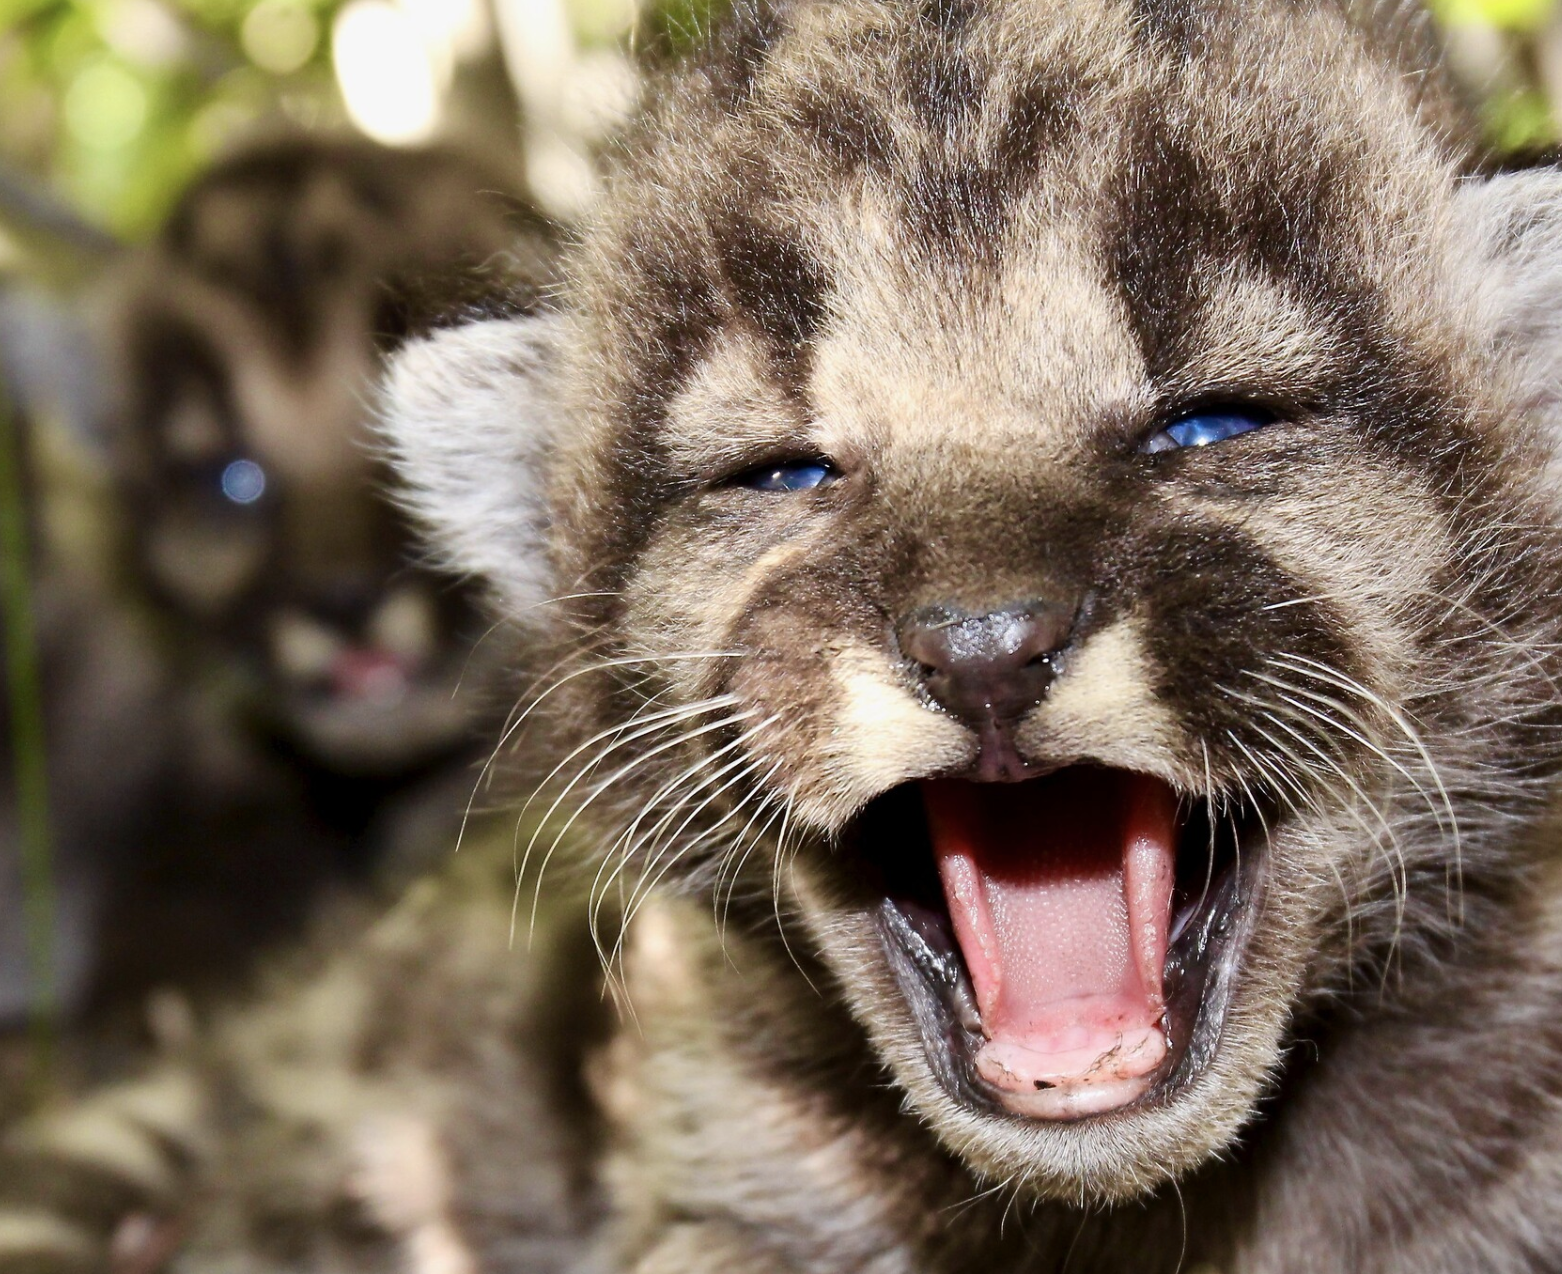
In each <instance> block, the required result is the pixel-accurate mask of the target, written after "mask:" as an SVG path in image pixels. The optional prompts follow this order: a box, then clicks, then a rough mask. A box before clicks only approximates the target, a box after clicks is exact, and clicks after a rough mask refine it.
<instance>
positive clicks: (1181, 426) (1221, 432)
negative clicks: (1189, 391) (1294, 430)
mask: <svg viewBox="0 0 1562 1274" xmlns="http://www.w3.org/2000/svg"><path fill="white" fill-rule="evenodd" d="M1269 423H1270V422H1269V417H1267V416H1264V415H1261V414H1258V413H1255V412H1246V411H1204V412H1199V413H1197V414H1195V415H1192V416H1184V417H1183V418H1182V419H1181V420H1179V421H1177V422H1176V423H1175V424H1171V425H1167V426H1166V428H1165V429H1163V430H1161V431H1160V433H1158V434H1154V435H1152V436H1151V437H1150V438H1149V439H1148V440H1147V441H1146V442H1145V444H1144V445H1143V446H1142V447H1141V448H1140V450H1141V451H1144V452H1145V453H1146V454H1150V455H1153V454H1154V453H1155V452H1157V451H1179V450H1181V449H1182V448H1184V447H1208V446H1209V445H1210V444H1211V443H1216V442H1225V441H1226V439H1227V438H1235V437H1236V436H1237V435H1238V434H1245V433H1247V432H1248V431H1249V430H1252V429H1262V428H1263V427H1264V426H1265V425H1267V424H1269Z"/></svg>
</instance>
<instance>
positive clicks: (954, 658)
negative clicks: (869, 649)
mask: <svg viewBox="0 0 1562 1274" xmlns="http://www.w3.org/2000/svg"><path fill="white" fill-rule="evenodd" d="M1077 609H1078V608H1077V606H1075V605H1073V604H1071V603H1059V602H1052V601H1042V600H1034V601H1030V602H1025V603H1022V604H1020V605H1016V606H1011V607H1005V608H1004V609H1002V610H994V611H988V612H987V613H985V614H979V615H972V614H969V613H967V612H964V611H960V610H955V609H954V608H951V607H947V606H930V607H926V608H924V609H922V610H919V611H917V612H915V613H914V614H912V615H909V616H907V617H906V619H905V620H904V621H903V622H902V623H901V624H900V626H899V628H898V630H897V635H898V638H899V641H900V648H901V652H902V653H903V654H904V655H905V656H906V658H907V659H908V660H910V661H911V662H912V663H913V664H914V665H915V666H916V671H917V674H918V675H919V676H920V678H921V679H922V683H923V685H924V687H925V688H926V690H927V693H928V695H929V697H930V698H932V699H933V700H934V702H936V703H938V704H939V705H940V706H942V707H943V708H945V709H947V710H948V711H950V712H952V713H954V714H955V715H956V716H958V717H961V718H964V719H965V720H967V721H970V722H973V723H985V722H993V721H995V722H1000V723H1002V722H1011V721H1015V720H1017V719H1018V718H1020V717H1021V716H1023V715H1024V714H1025V713H1026V712H1028V711H1029V710H1030V709H1031V708H1033V707H1035V706H1036V705H1037V704H1038V703H1040V702H1041V700H1042V699H1043V698H1044V697H1045V696H1046V693H1047V690H1048V688H1049V687H1050V686H1051V684H1052V680H1053V677H1054V676H1055V673H1056V669H1055V666H1054V665H1055V662H1056V656H1057V654H1058V652H1059V651H1060V650H1061V649H1062V648H1063V647H1064V646H1065V645H1066V644H1067V643H1068V641H1069V638H1070V637H1071V636H1072V633H1073V628H1074V619H1075V615H1076V612H1077Z"/></svg>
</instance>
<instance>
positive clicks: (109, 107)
mask: <svg viewBox="0 0 1562 1274" xmlns="http://www.w3.org/2000/svg"><path fill="white" fill-rule="evenodd" d="M340 2H341V0H0V122H3V123H0V157H3V158H4V159H6V160H8V161H10V162H11V163H13V164H16V165H18V166H19V167H21V168H24V169H26V170H29V171H32V172H34V173H37V174H40V175H42V176H44V177H46V178H47V179H48V180H49V181H50V182H51V183H52V184H53V185H54V186H55V187H56V189H58V190H59V192H60V193H61V194H63V195H64V196H65V197H66V198H67V199H69V200H70V201H71V202H72V203H74V204H75V205H76V206H77V207H79V208H80V209H81V210H82V211H83V212H84V213H85V214H86V215H87V216H88V217H89V218H91V219H92V220H95V221H97V222H99V223H101V224H103V225H104V226H106V227H108V228H109V229H111V230H113V231H115V232H116V233H119V234H122V235H128V236H137V235H140V234H142V233H144V232H145V231H147V230H148V229H149V228H150V227H151V226H153V225H154V224H156V222H157V221H158V219H159V218H160V217H161V216H162V214H163V212H164V210H165V209H166V208H167V206H168V204H169V202H170V200H171V198H172V196H173V194H174V193H175V192H177V191H178V190H179V189H180V188H181V187H182V186H183V185H184V184H185V182H186V181H187V180H188V179H189V177H190V176H191V174H192V173H193V172H195V171H196V170H197V169H198V168H200V167H201V166H202V165H203V164H204V163H205V162H207V161H208V160H209V159H210V158H211V157H212V156H213V155H214V154H215V153H217V152H218V151H219V150H220V149H221V148H222V146H223V144H224V143H225V142H226V141H227V140H228V139H229V137H231V136H232V135H233V134H234V133H235V132H236V131H238V130H240V129H243V128H247V127H250V126H252V125H254V124H255V123H256V122H257V121H261V120H264V119H265V118H267V117H269V116H279V117H282V118H291V119H294V120H297V121H298V122H300V123H303V124H306V125H311V124H320V123H325V122H334V121H335V120H336V119H339V118H340V106H339V104H338V101H337V98H336V94H335V88H334V84H333V81H332V77H331V71H330V63H329V54H328V46H329V40H328V38H327V35H328V32H329V28H330V20H331V17H332V15H333V13H334V12H335V10H336V8H338V7H339V5H340Z"/></svg>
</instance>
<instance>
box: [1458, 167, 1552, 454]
mask: <svg viewBox="0 0 1562 1274" xmlns="http://www.w3.org/2000/svg"><path fill="white" fill-rule="evenodd" d="M1455 216H1456V220H1457V224H1456V227H1455V235H1454V241H1453V250H1454V253H1455V256H1456V265H1455V268H1456V269H1457V270H1459V271H1460V272H1462V273H1463V277H1464V278H1466V279H1467V280H1468V281H1469V284H1470V286H1471V287H1473V289H1474V294H1475V299H1476V322H1477V323H1478V324H1479V330H1480V331H1481V333H1482V336H1483V338H1484V339H1485V341H1486V343H1487V347H1488V348H1489V350H1490V351H1491V353H1492V355H1493V357H1494V359H1495V360H1496V362H1497V363H1498V364H1499V365H1501V366H1504V367H1506V368H1508V369H1509V371H1510V374H1512V375H1513V376H1514V378H1515V379H1514V383H1515V387H1516V388H1517V389H1518V391H1519V395H1520V402H1521V403H1522V405H1523V406H1524V408H1525V409H1526V411H1527V412H1528V413H1529V414H1530V415H1531V417H1532V418H1533V419H1535V420H1536V421H1537V422H1538V423H1539V424H1541V425H1542V426H1543V428H1545V430H1546V431H1547V433H1548V435H1549V436H1548V438H1547V442H1548V445H1549V446H1550V448H1551V450H1552V453H1553V455H1555V456H1557V457H1558V460H1556V461H1554V462H1553V466H1554V467H1558V468H1562V171H1557V170H1554V169H1549V168H1547V169H1534V170H1531V171H1527V172H1516V173H1502V174H1499V175H1497V176H1495V177H1489V178H1483V179H1475V180H1471V181H1469V182H1467V183H1466V184H1465V185H1464V186H1463V187H1461V189H1460V191H1459V194H1458V197H1457V199H1456V201H1455Z"/></svg>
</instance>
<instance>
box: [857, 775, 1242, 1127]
mask: <svg viewBox="0 0 1562 1274" xmlns="http://www.w3.org/2000/svg"><path fill="white" fill-rule="evenodd" d="M1256 822H1257V820H1256V819H1249V820H1244V819H1242V818H1240V817H1235V816H1231V817H1228V816H1222V817H1219V818H1212V817H1211V815H1210V811H1209V808H1208V806H1207V805H1206V804H1205V803H1204V802H1201V801H1200V802H1189V801H1186V800H1182V801H1180V800H1179V799H1178V797H1177V795H1176V794H1175V793H1174V792H1173V790H1172V789H1171V787H1170V786H1168V785H1167V784H1166V783H1164V782H1163V781H1162V780H1160V779H1156V778H1151V777H1149V776H1147V775H1142V774H1136V773H1132V772H1130V771H1126V770H1112V769H1103V768H1098V767H1093V766H1071V767H1069V768H1066V769H1063V770H1059V771H1057V772H1056V773H1054V774H1051V775H1048V776H1047V777H1045V778H1039V779H1032V780H1029V781H1027V782H1023V783H970V782H965V781H962V780H955V779H940V780H929V781H926V782H922V783H918V784H908V785H905V786H903V787H899V788H896V789H894V790H893V791H891V792H889V793H887V794H886V795H885V796H883V797H881V798H879V800H877V801H875V802H874V803H873V804H872V805H870V806H869V807H868V809H867V810H866V811H865V812H864V813H863V815H862V816H861V818H860V819H859V820H858V821H857V823H856V824H855V825H854V826H853V828H852V829H851V831H850V832H849V834H848V837H847V847H848V849H849V850H850V851H852V852H853V853H854V856H855V857H857V858H858V860H859V861H860V862H861V863H862V864H863V865H864V866H865V867H867V868H868V871H869V875H870V877H871V878H872V880H873V882H874V887H875V892H876V893H879V892H881V893H882V900H881V902H880V905H879V923H880V928H881V931H882V934H883V937H884V939H885V943H886V946H887V947H888V949H889V952H890V957H891V963H892V964H893V966H894V968H895V973H896V977H897V978H898V980H899V982H900V984H901V987H902V990H903V991H904V993H905V995H906V997H907V1000H908V1002H909V1003H910V1005H911V1008H912V1011H913V1014H914V1015H915V1017H916V1019H917V1022H918V1025H919V1026H920V1028H921V1031H922V1035H923V1040H924V1043H925V1044H926V1045H927V1048H928V1055H929V1058H930V1060H931V1061H932V1064H933V1067H934V1070H935V1071H936V1072H938V1074H939V1077H940V1079H941V1080H942V1081H943V1082H944V1084H945V1085H946V1087H948V1088H949V1089H950V1090H951V1092H953V1093H955V1094H956V1095H957V1096H959V1097H960V1098H962V1099H963V1100H965V1101H968V1102H970V1103H973V1104H977V1105H980V1106H985V1107H987V1108H990V1109H996V1110H999V1111H1004V1112H1007V1113H1009V1114H1012V1115H1019V1116H1023V1117H1027V1118H1033V1119H1053V1120H1056V1119H1077V1118H1084V1117H1087V1116H1091V1115H1099V1114H1103V1113H1106V1112H1109V1111H1113V1110H1118V1109H1120V1108H1123V1107H1126V1106H1131V1105H1139V1104H1144V1103H1148V1102H1155V1101H1161V1100H1164V1099H1166V1098H1167V1097H1169V1096H1170V1095H1171V1094H1172V1093H1173V1092H1175V1091H1176V1090H1177V1089H1179V1088H1181V1087H1183V1086H1185V1085H1186V1084H1187V1083H1189V1082H1190V1081H1191V1080H1192V1078H1193V1077H1194V1076H1195V1075H1196V1074H1197V1073H1198V1072H1199V1071H1200V1070H1201V1069H1202V1068H1203V1067H1204V1066H1205V1065H1206V1064H1207V1063H1208V1061H1209V1059H1210V1058H1211V1057H1212V1056H1213V1054H1214V1051H1215V1048H1216V1045H1217V1044H1218V1042H1219V1038H1220V1033H1221V1029H1222V1027H1223V1025H1224V1021H1225V1012H1226V1006H1227V1003H1228V1001H1229V999H1230V992H1231V984H1232V981H1233V975H1234V972H1235V966H1236V964H1237V957H1238V955H1239V954H1240V951H1241V949H1242V947H1243V945H1244V944H1245V937H1246V932H1247V927H1248V926H1247V925H1246V924H1245V923H1243V921H1244V920H1245V919H1246V917H1247V916H1248V915H1250V914H1251V912H1252V910H1253V909H1252V907H1251V905H1250V904H1251V901H1252V898H1253V896H1254V893H1255V890H1256V888H1257V883H1258V873H1257V870H1256V868H1257V861H1258V859H1259V858H1260V856H1261V854H1260V848H1261V839H1262V838H1261V837H1255V836H1253V835H1252V834H1251V832H1252V826H1251V824H1254V823H1256Z"/></svg>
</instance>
